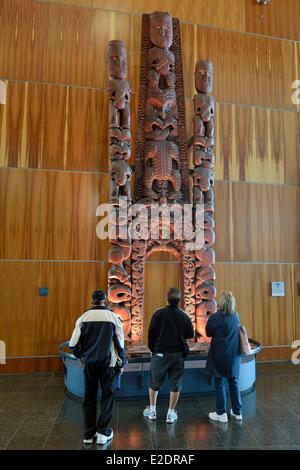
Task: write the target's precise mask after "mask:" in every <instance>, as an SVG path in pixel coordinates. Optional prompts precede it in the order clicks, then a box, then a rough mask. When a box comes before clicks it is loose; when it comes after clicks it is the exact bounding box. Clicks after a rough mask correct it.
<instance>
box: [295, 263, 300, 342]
mask: <svg viewBox="0 0 300 470" xmlns="http://www.w3.org/2000/svg"><path fill="white" fill-rule="evenodd" d="M294 295H295V339H298V340H300V264H297V265H295V266H294Z"/></svg>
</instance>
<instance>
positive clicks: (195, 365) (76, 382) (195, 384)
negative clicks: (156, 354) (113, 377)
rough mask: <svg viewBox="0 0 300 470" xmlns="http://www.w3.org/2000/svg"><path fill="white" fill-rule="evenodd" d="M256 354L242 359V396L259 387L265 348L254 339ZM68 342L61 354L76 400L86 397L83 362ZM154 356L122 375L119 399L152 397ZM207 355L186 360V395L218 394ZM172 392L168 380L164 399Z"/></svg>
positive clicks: (162, 392) (68, 387)
mask: <svg viewBox="0 0 300 470" xmlns="http://www.w3.org/2000/svg"><path fill="white" fill-rule="evenodd" d="M249 341H250V344H251V346H252V353H251V354H249V355H247V356H242V359H241V372H240V377H239V385H240V389H241V392H242V393H244V394H245V393H249V392H251V391H252V390H253V389H254V387H255V380H256V360H255V358H256V354H257V353H258V352H259V351H260V350H261V345H260V344H259V343H258V342H257V341H254V340H250V339H249ZM67 348H68V342H65V343H63V344H61V345H60V348H59V349H60V354H61V358H62V361H63V365H64V374H65V376H64V382H65V387H66V390H67V392H68V393H69V394H70V395H71V396H74V397H77V398H83V395H84V377H83V369H82V366H81V364H80V362H79V361H78V360H77V359H76V358H75V357H74V356H73V354H70V353H69V352H67V351H66V349H67ZM150 359H151V358H150V357H149V356H148V357H132V358H129V362H128V364H127V366H126V369H125V372H124V373H123V375H122V383H121V390H119V391H118V392H117V396H118V398H144V397H147V396H148V375H149V368H150ZM205 366H206V355H204V354H203V353H193V354H190V355H189V356H188V357H187V358H186V361H185V369H184V375H183V383H182V391H181V394H182V395H186V396H188V395H210V394H214V393H215V388H214V383H213V381H212V380H211V378H210V377H209V376H208V375H207V374H206V373H205ZM169 391H170V387H169V383H168V380H167V379H166V380H165V382H164V384H163V386H162V388H161V390H160V396H164V395H168V394H169ZM100 397H101V391H99V398H100Z"/></svg>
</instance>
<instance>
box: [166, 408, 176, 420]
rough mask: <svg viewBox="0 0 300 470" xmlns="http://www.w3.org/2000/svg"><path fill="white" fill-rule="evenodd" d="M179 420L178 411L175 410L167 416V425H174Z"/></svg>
mask: <svg viewBox="0 0 300 470" xmlns="http://www.w3.org/2000/svg"><path fill="white" fill-rule="evenodd" d="M177 418H178V416H177V411H175V410H173V411H169V412H168V414H167V419H166V423H174V421H176V419H177Z"/></svg>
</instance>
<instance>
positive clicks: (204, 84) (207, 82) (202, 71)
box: [195, 60, 213, 93]
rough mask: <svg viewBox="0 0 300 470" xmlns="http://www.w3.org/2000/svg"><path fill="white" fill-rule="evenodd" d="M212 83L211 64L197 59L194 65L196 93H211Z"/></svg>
mask: <svg viewBox="0 0 300 470" xmlns="http://www.w3.org/2000/svg"><path fill="white" fill-rule="evenodd" d="M212 85H213V64H212V62H209V61H207V60H198V61H197V63H196V67H195V86H196V90H197V91H198V93H211V91H212Z"/></svg>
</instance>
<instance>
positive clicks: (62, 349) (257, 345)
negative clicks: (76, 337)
mask: <svg viewBox="0 0 300 470" xmlns="http://www.w3.org/2000/svg"><path fill="white" fill-rule="evenodd" d="M249 343H250V345H251V347H252V351H251V353H250V354H247V355H243V356H246V357H251V356H254V355H256V354H258V353H259V352H260V351H261V349H262V346H261V344H260V343H259V342H258V341H256V340H255V339H252V338H249ZM68 347H69V341H65V342H64V343H61V344H60V345H59V353H60V355H61V358H62V360H64V359H65V358H68V359H73V360H76V357H75V356H74V354H72V353H70V352H67V351H66V350H65V349H66V348H68Z"/></svg>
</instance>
